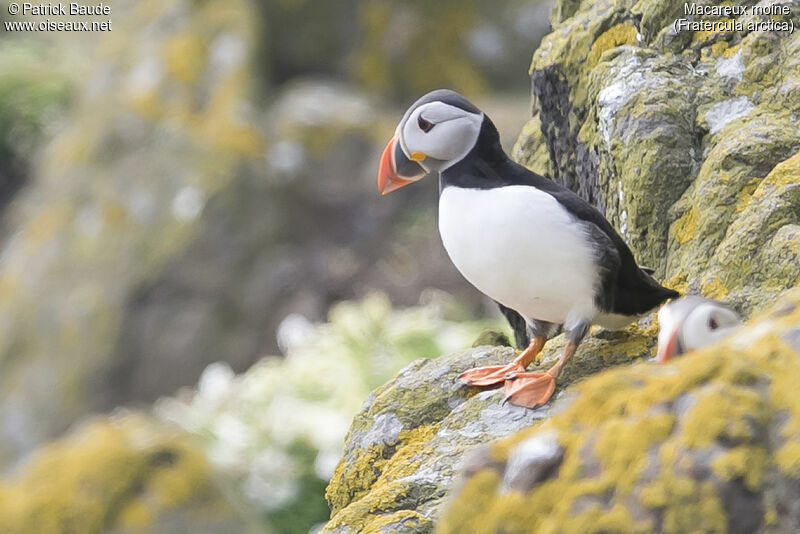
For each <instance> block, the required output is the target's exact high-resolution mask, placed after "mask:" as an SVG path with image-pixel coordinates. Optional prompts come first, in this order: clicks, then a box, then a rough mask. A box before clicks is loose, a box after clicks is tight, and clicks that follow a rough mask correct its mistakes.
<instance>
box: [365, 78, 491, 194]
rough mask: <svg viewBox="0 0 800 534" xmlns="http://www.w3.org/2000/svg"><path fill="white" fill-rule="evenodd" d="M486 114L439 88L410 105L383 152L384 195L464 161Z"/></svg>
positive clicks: (380, 177)
mask: <svg viewBox="0 0 800 534" xmlns="http://www.w3.org/2000/svg"><path fill="white" fill-rule="evenodd" d="M483 120H484V116H483V113H482V112H481V110H479V109H478V108H476V107H475V106H474V105H472V104H471V103H470V102H469V101H468V100H467V99H466V98H464V97H463V96H461V95H460V94H458V93H456V92H455V91H450V90H449V89H437V90H436V91H431V92H430V93H428V94H426V95H425V96H423V97H422V98H420V99H419V100H417V101H416V102H414V104H412V105H411V107H410V108H408V111H406V113H405V115H403V118H402V120H401V121H400V124H398V125H397V130H395V133H394V137H393V138H392V139H390V140H389V143H388V144H387V145H386V148H385V149H384V150H383V154H382V155H381V162H380V167H379V169H378V190H379V191H380V192H381V194H382V195H385V194H386V193H390V192H392V191H394V190H396V189H400V188H401V187H403V186H404V185H408V184H410V183H412V182H415V181H417V180H419V179H420V178H422V177H423V176H425V175H426V174H428V173H431V172H441V171H443V170H445V169H447V168H448V167H450V166H452V165H454V164H455V163H458V162H459V161H461V160H462V159H463V158H464V157H465V156H466V155H467V154H469V152H470V151H471V150H472V148H473V147H474V146H475V143H476V142H477V141H478V137H479V135H480V132H481V126H482V124H483Z"/></svg>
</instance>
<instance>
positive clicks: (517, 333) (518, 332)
mask: <svg viewBox="0 0 800 534" xmlns="http://www.w3.org/2000/svg"><path fill="white" fill-rule="evenodd" d="M495 303H496V304H497V306H498V307H499V308H500V313H502V314H503V316H504V317H505V318H506V320H507V321H508V324H510V325H511V328H512V329H513V330H514V342H515V343H516V345H517V348H518V349H524V348H525V347H527V346H528V343H530V337H529V336H528V323H527V322H525V319H523V317H522V316H521V315H520V314H518V313H517V312H516V311H514V310H512V309H511V308H506V307H505V306H503V305H502V304H500V303H499V302H497V301H495Z"/></svg>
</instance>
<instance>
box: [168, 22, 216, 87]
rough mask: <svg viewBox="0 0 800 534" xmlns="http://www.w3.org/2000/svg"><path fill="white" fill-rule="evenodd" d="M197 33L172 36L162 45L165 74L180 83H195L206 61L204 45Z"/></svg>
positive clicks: (201, 37)
mask: <svg viewBox="0 0 800 534" xmlns="http://www.w3.org/2000/svg"><path fill="white" fill-rule="evenodd" d="M205 42H206V41H205V40H204V39H203V36H202V35H200V34H198V33H193V32H188V31H187V32H184V33H179V34H177V35H174V36H172V37H171V38H170V39H169V40H168V41H167V43H166V44H165V45H164V63H165V64H166V67H167V73H168V74H170V75H171V76H173V77H174V78H175V79H177V80H178V81H179V82H181V83H185V84H190V83H195V82H196V81H197V78H198V77H199V76H200V73H201V72H202V69H203V67H204V66H205V61H206V49H205V48H206V45H205Z"/></svg>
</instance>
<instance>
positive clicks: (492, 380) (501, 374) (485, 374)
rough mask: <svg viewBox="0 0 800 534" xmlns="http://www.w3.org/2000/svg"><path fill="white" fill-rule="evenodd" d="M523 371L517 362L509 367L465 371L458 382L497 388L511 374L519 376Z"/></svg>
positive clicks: (495, 366)
mask: <svg viewBox="0 0 800 534" xmlns="http://www.w3.org/2000/svg"><path fill="white" fill-rule="evenodd" d="M523 371H525V368H524V367H521V366H520V365H519V364H518V363H516V362H512V363H509V364H508V365H489V366H486V367H475V368H474V369H469V370H467V371H464V372H463V373H461V374H460V375H458V378H457V379H456V380H458V381H459V382H461V383H462V384H464V385H467V386H495V385H500V384H502V383H503V382H505V381H506V377H507V376H508V375H509V374H512V373H513V374H519V373H521V372H523Z"/></svg>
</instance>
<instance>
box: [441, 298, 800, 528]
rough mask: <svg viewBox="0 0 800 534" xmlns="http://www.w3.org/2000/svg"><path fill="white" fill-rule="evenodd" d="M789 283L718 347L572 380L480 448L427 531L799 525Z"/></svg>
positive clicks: (796, 311)
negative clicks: (562, 396)
mask: <svg viewBox="0 0 800 534" xmlns="http://www.w3.org/2000/svg"><path fill="white" fill-rule="evenodd" d="M798 381H800V289H795V290H793V291H792V292H790V293H789V294H787V296H786V297H785V298H784V299H783V300H781V301H780V302H779V303H778V304H777V305H775V306H774V307H773V308H772V309H771V311H769V312H768V313H766V314H764V315H761V316H760V317H759V318H757V319H755V320H753V321H751V322H750V323H749V324H748V325H747V326H746V327H745V328H743V329H742V330H741V331H739V332H736V333H735V334H733V335H732V336H730V337H729V338H728V339H726V340H724V341H723V342H722V343H721V344H718V345H715V346H713V347H710V348H708V349H705V350H703V351H700V352H697V353H693V354H690V355H687V356H685V357H683V358H679V359H677V360H675V361H674V362H673V363H671V364H670V365H666V366H655V365H650V364H648V363H639V364H635V365H633V366H629V367H625V368H620V369H614V370H609V371H606V372H604V373H601V374H600V375H598V376H595V377H591V378H589V379H587V380H585V381H584V382H582V383H581V384H577V385H575V386H574V387H573V388H572V391H571V398H572V400H571V402H569V403H563V406H564V407H563V411H562V412H561V413H559V414H557V415H554V416H553V417H551V418H550V419H548V420H547V421H545V422H543V423H541V424H540V425H538V426H537V427H535V428H530V429H527V430H524V431H521V432H519V433H517V434H516V435H514V436H513V437H511V438H508V439H506V440H502V441H500V442H498V443H495V444H493V445H491V447H490V448H489V451H488V453H487V454H486V455H485V458H484V461H483V463H482V464H480V465H472V466H470V471H469V473H467V475H468V476H467V477H466V480H465V481H463V483H462V485H461V487H460V488H459V489H458V490H457V491H456V492H455V495H454V498H453V499H452V502H450V503H449V506H448V508H447V510H446V512H445V513H444V515H443V518H442V520H441V523H440V524H439V525H438V529H437V532H441V533H457V532H473V533H476V534H481V533H493V532H563V533H570V532H575V533H581V534H583V533H586V532H619V533H634V532H642V533H645V532H666V533H682V532H732V533H743V534H745V533H746V534H750V533H754V532H773V533H791V532H797V531H798V530H800V509H799V508H798V506H797V503H798V501H799V500H800V446H799V445H798V443H800V403H798V396H797V394H796V391H797V383H798Z"/></svg>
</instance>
